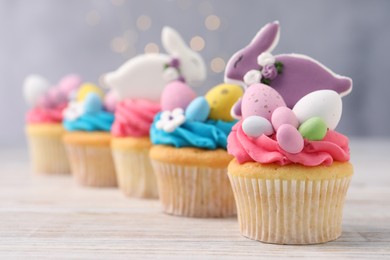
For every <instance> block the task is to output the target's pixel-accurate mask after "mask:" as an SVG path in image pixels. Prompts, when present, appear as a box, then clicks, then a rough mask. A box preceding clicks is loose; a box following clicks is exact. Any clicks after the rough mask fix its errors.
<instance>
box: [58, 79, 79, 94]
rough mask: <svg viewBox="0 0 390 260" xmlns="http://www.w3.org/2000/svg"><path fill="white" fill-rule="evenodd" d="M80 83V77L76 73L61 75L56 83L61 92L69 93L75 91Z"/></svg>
mask: <svg viewBox="0 0 390 260" xmlns="http://www.w3.org/2000/svg"><path fill="white" fill-rule="evenodd" d="M81 83H82V81H81V78H80V77H79V76H78V75H75V74H70V75H67V76H65V77H63V78H62V79H61V80H60V82H59V83H58V86H59V88H60V90H61V91H62V92H63V93H65V94H66V95H69V94H70V93H71V92H73V91H75V90H76V89H77V88H78V87H79V86H80V85H81Z"/></svg>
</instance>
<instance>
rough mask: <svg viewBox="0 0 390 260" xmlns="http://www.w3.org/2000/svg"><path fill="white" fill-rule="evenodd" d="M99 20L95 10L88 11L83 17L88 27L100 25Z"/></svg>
mask: <svg viewBox="0 0 390 260" xmlns="http://www.w3.org/2000/svg"><path fill="white" fill-rule="evenodd" d="M100 19H101V17H100V14H99V12H98V11H96V10H91V11H89V12H88V13H87V14H86V16H85V21H86V22H87V24H88V25H90V26H95V25H98V24H99V23H100Z"/></svg>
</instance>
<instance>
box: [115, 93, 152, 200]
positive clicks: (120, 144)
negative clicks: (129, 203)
mask: <svg viewBox="0 0 390 260" xmlns="http://www.w3.org/2000/svg"><path fill="white" fill-rule="evenodd" d="M159 111H160V104H159V103H158V102H153V101H149V100H147V99H125V100H123V101H121V102H119V103H118V104H117V106H116V111H115V121H114V124H113V126H112V129H111V134H112V135H113V138H112V141H111V148H112V154H113V157H114V162H115V168H116V172H117V178H118V184H119V187H120V188H121V190H122V191H123V192H124V193H125V194H126V195H129V196H135V197H140V198H157V197H158V191H157V182H156V177H155V176H154V173H153V169H152V165H151V163H150V159H149V149H150V147H151V146H152V143H151V142H150V139H149V129H150V126H151V124H152V122H153V117H154V116H155V114H156V113H157V112H159Z"/></svg>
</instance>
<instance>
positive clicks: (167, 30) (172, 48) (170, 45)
mask: <svg viewBox="0 0 390 260" xmlns="http://www.w3.org/2000/svg"><path fill="white" fill-rule="evenodd" d="M161 41H162V44H163V46H164V48H165V50H166V52H167V53H169V54H170V55H178V53H180V52H182V51H183V50H185V49H188V46H187V44H186V43H185V42H184V40H183V38H182V37H181V36H180V34H179V33H178V32H177V31H175V30H174V29H173V28H171V27H168V26H165V27H164V28H163V29H162V32H161Z"/></svg>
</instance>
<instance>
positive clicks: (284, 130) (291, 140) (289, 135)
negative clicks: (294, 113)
mask: <svg viewBox="0 0 390 260" xmlns="http://www.w3.org/2000/svg"><path fill="white" fill-rule="evenodd" d="M276 140H277V141H278V143H279V146H280V148H282V149H283V150H284V151H286V152H288V153H292V154H295V153H299V152H301V151H302V150H303V146H304V143H305V142H304V140H303V137H302V135H301V134H300V133H299V131H298V130H297V129H296V128H295V127H294V126H292V125H289V124H283V125H281V126H279V129H278V131H277V132H276Z"/></svg>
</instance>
